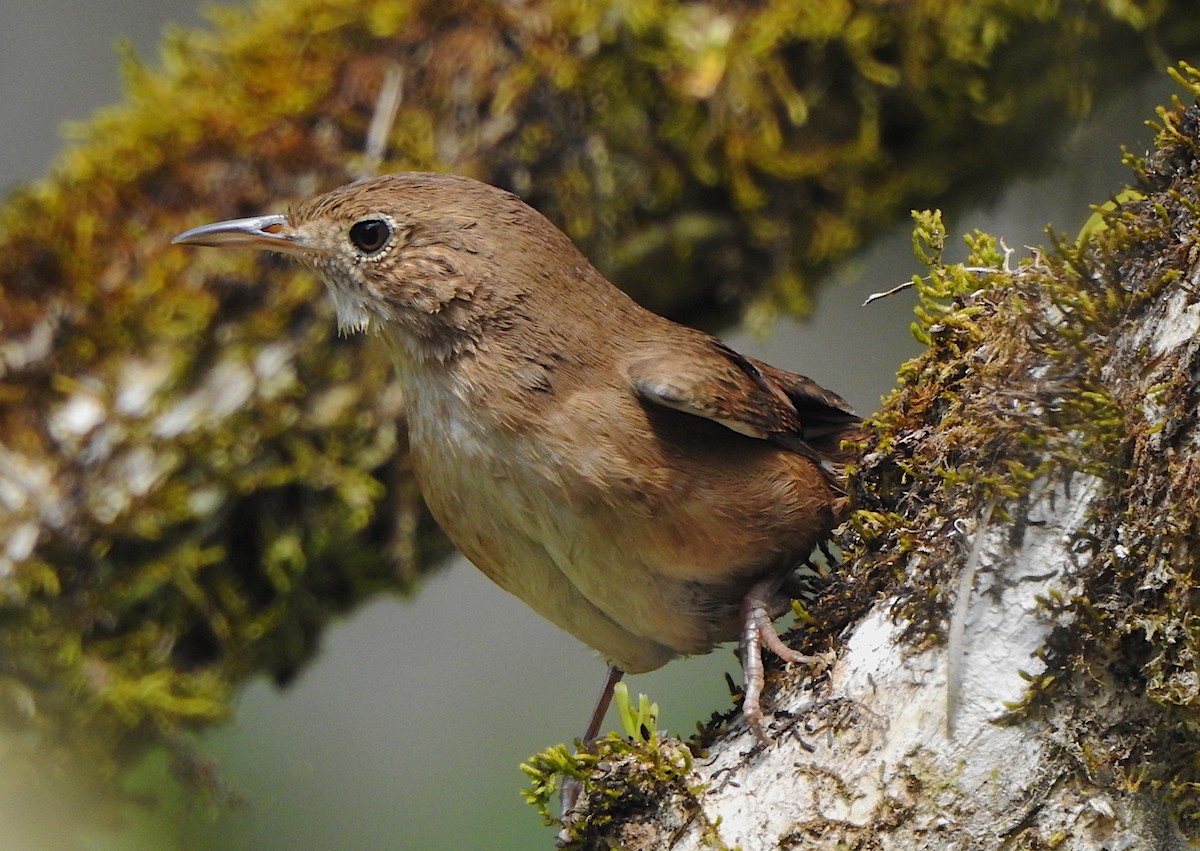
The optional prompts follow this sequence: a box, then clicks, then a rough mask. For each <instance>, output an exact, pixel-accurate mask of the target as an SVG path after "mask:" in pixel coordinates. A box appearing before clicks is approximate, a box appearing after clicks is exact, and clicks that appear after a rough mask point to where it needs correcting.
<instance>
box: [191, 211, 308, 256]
mask: <svg viewBox="0 0 1200 851" xmlns="http://www.w3.org/2000/svg"><path fill="white" fill-rule="evenodd" d="M171 242H172V243H173V244H176V245H209V246H212V247H214V248H224V247H226V246H233V247H242V248H262V249H266V250H267V251H281V252H283V253H284V254H302V253H304V245H303V243H302V242H301V240H300V238H299V235H298V234H297V233H296V231H295V230H294V229H293V228H292V227H291V225H290V224H289V223H288V219H287V216H255V217H253V218H249V219H229V220H228V221H224V222H213V223H212V224H211V225H200V227H198V228H192V229H191V230H185V231H184V232H183V233H181V234H179V236H177V237H175V238H174V239H172V240H171Z"/></svg>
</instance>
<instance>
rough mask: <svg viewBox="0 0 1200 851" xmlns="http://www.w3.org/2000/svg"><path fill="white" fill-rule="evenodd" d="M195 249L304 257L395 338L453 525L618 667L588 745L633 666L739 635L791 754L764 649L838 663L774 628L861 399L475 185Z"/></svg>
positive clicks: (242, 224) (353, 187) (320, 214)
mask: <svg viewBox="0 0 1200 851" xmlns="http://www.w3.org/2000/svg"><path fill="white" fill-rule="evenodd" d="M174 241H175V242H177V243H187V244H191V245H211V246H247V247H252V248H263V249H268V250H271V251H280V252H284V253H286V254H291V255H293V256H295V257H297V258H299V259H300V260H301V261H302V262H303V263H305V264H306V265H308V266H311V267H312V268H313V269H315V270H316V272H317V274H318V275H320V276H321V278H322V279H323V280H324V282H325V284H326V286H327V287H328V289H329V293H330V295H331V296H332V299H333V303H334V306H335V308H336V310H337V316H338V322H339V325H340V326H341V328H342V329H349V330H353V331H367V330H374V331H378V332H379V333H380V335H381V336H382V337H383V338H384V339H385V340H386V341H387V342H388V344H389V345H390V346H391V348H392V349H393V351H394V353H395V359H396V363H397V367H398V370H399V375H400V379H401V382H402V385H403V388H404V394H405V402H406V405H407V416H408V428H409V435H410V446H411V451H412V458H413V462H414V466H415V470H416V475H417V480H418V482H419V484H420V487H421V490H422V492H423V493H424V496H425V500H426V502H427V503H428V505H429V509H430V511H431V512H432V513H433V515H434V517H435V518H436V519H437V520H438V522H439V523H440V524H441V526H442V528H443V529H444V530H445V532H446V534H447V535H448V536H449V537H450V539H451V540H452V541H453V542H454V544H455V545H456V546H457V547H458V548H459V549H460V550H461V551H462V552H463V553H464V554H465V555H466V556H467V558H469V559H470V560H471V561H472V562H474V563H475V565H476V566H478V567H479V569H480V570H482V571H483V572H484V573H485V574H486V575H487V576H489V577H490V578H491V579H492V580H493V581H495V582H496V583H497V584H498V585H500V586H501V587H502V588H504V589H506V590H508V591H509V592H511V593H513V594H515V595H517V596H518V597H520V598H521V599H522V600H524V601H525V602H526V603H528V604H529V605H530V606H532V607H533V608H534V609H535V610H536V611H537V612H539V613H540V614H541V615H542V616H543V617H546V618H547V619H549V620H550V621H552V622H554V623H556V624H558V625H559V626H560V627H562V628H563V629H565V630H567V631H568V632H570V633H571V634H573V635H575V636H576V637H577V638H579V639H580V640H582V641H584V642H585V643H587V644H589V645H591V646H592V647H594V648H595V649H596V650H598V651H600V653H601V654H602V655H603V656H604V658H605V659H606V660H607V661H608V662H609V663H610V665H611V666H612V667H611V668H610V673H609V677H608V679H607V681H606V685H605V689H604V693H603V695H602V696H601V701H600V704H599V705H598V706H597V711H596V713H595V714H594V715H593V718H592V721H591V723H590V724H589V725H588V730H587V732H586V733H585V736H584V741H585V742H589V741H591V740H592V739H593V738H594V737H595V735H596V733H597V731H598V729H599V725H600V723H601V721H602V718H603V714H604V710H605V709H606V708H607V704H608V698H609V696H610V695H611V691H612V687H613V685H615V683H616V682H617V680H618V679H619V678H620V676H621V672H622V671H629V672H632V673H637V672H641V671H649V670H653V669H655V668H658V667H659V666H661V665H663V664H665V663H666V662H668V661H670V660H671V659H672V658H674V657H676V656H680V655H687V654H694V653H707V652H709V651H710V650H711V649H712V648H713V647H714V646H715V645H717V644H720V643H721V642H724V641H730V640H733V639H737V640H738V641H739V642H740V652H741V659H742V666H743V671H744V676H745V698H744V701H743V712H744V715H745V718H746V720H747V722H748V723H749V725H750V727H751V728H752V730H753V731H754V733H755V734H756V735H757V736H758V737H759V739H761V740H763V741H769V739H768V737H767V733H766V730H765V728H764V725H763V721H764V718H763V713H762V710H761V707H760V696H761V692H762V685H763V669H762V657H761V646H762V645H763V644H765V645H766V646H767V647H769V648H770V649H771V650H772V651H773V652H775V653H776V654H778V655H779V656H781V657H782V658H784V659H785V660H788V661H793V662H806V663H807V662H813V661H815V660H814V659H813V658H812V657H808V656H804V655H801V654H799V653H796V652H795V651H793V650H791V649H789V648H788V647H787V646H785V645H784V644H783V642H782V641H781V640H780V639H779V637H778V635H776V633H775V630H774V628H773V627H772V625H771V620H772V619H773V618H774V617H776V616H777V615H779V614H780V613H781V612H782V611H783V610H785V609H786V608H787V605H788V601H787V600H786V599H785V598H784V597H783V596H782V595H781V594H780V593H779V588H780V586H781V584H782V583H783V581H784V580H785V579H786V578H787V576H788V575H789V574H790V573H791V572H792V571H793V569H794V568H795V567H796V566H797V565H798V564H799V563H801V562H803V561H804V560H805V559H806V558H807V557H808V555H809V554H810V553H811V552H812V549H813V547H814V546H815V545H816V544H817V543H818V542H819V541H821V540H822V539H823V538H824V537H825V536H826V535H828V533H829V531H830V529H831V528H832V527H833V525H834V524H835V523H836V522H837V520H838V517H839V513H840V506H841V505H842V503H843V502H844V500H843V499H842V493H841V490H840V485H839V479H840V475H841V472H840V465H841V464H842V463H843V462H844V461H845V460H847V459H846V454H845V453H844V452H843V451H842V450H841V449H840V444H841V441H842V440H843V439H844V438H847V437H851V436H853V434H854V433H855V432H856V430H857V428H858V423H859V418H858V417H857V416H855V414H854V412H853V411H852V410H851V409H850V407H849V406H848V405H847V404H846V402H845V401H843V400H842V399H841V398H840V397H838V396H837V395H835V394H833V393H831V392H829V391H828V390H825V389H823V388H821V387H820V386H818V385H817V384H816V383H815V382H813V381H811V380H810V379H808V378H805V377H803V376H800V375H794V374H792V373H790V372H785V371H784V370H782V369H777V368H775V367H773V366H770V365H768V364H765V363H762V362H761V361H757V360H755V359H753V358H749V357H745V356H743V355H740V354H738V353H737V352H735V351H733V350H732V349H730V348H728V347H727V346H725V345H724V344H723V343H721V342H719V341H718V340H716V339H715V338H713V337H711V336H709V335H707V334H704V333H702V332H700V331H696V330H693V329H691V328H687V327H684V326H681V325H677V324H676V323H674V322H671V321H670V320H668V319H664V318H663V317H661V316H658V315H656V314H654V313H651V312H650V311H648V310H646V309H644V308H642V307H641V306H639V305H638V304H637V303H636V302H634V301H633V300H632V299H631V298H629V296H627V295H625V293H623V292H621V291H620V290H619V289H617V288H616V287H615V286H613V285H612V284H610V283H609V282H608V281H607V280H605V278H604V276H602V275H601V274H600V273H599V272H598V271H596V269H594V268H593V267H592V266H591V264H589V263H588V261H587V260H586V259H585V258H584V256H583V255H582V254H581V253H580V252H579V250H578V249H577V248H576V247H575V245H574V244H572V242H571V241H570V240H569V239H568V238H567V237H566V236H565V235H564V234H563V233H562V232H561V231H559V230H558V229H557V228H556V227H554V225H552V224H551V223H550V222H549V221H548V220H547V219H546V218H545V217H544V216H542V215H541V214H540V213H538V212H537V211H536V210H534V209H533V208H532V207H530V206H528V205H527V204H525V203H524V202H522V201H521V200H520V199H519V198H517V197H516V196H515V195H512V194H510V193H508V192H505V191H503V190H501V189H497V188H495V187H493V186H489V185H487V184H484V183H480V182H478V181H475V180H470V179H468V178H465V177H455V176H451V175H441V174H423V173H408V174H393V175H387V176H384V177H377V178H372V179H368V180H363V181H359V182H357V183H352V184H350V185H348V186H343V187H342V188H340V189H336V190H334V191H333V192H330V193H328V194H325V195H321V196H318V197H316V198H313V199H312V200H309V201H305V202H303V203H301V204H298V205H297V206H295V207H294V208H293V209H291V210H290V212H288V214H287V215H270V216H262V217H258V218H250V219H237V220H233V221H226V222H218V223H216V224H211V225H205V226H203V227H198V228H194V229H192V230H189V231H187V232H186V233H182V234H180V235H179V236H177V237H176V238H175V240H174Z"/></svg>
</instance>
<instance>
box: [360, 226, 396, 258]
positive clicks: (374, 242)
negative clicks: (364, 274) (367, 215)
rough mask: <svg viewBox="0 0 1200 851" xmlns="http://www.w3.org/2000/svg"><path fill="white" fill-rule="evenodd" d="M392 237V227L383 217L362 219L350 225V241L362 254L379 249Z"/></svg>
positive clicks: (373, 252)
mask: <svg viewBox="0 0 1200 851" xmlns="http://www.w3.org/2000/svg"><path fill="white" fill-rule="evenodd" d="M391 238H392V227H391V225H389V224H388V223H387V222H385V221H384V220H383V219H363V220H362V221H359V222H355V223H354V224H352V225H351V226H350V241H351V242H353V243H354V247H355V248H357V249H358V250H359V251H361V252H362V253H363V254H375V253H376V252H378V251H381V250H382V249H383V247H384V246H385V245H387V244H388V240H389V239H391Z"/></svg>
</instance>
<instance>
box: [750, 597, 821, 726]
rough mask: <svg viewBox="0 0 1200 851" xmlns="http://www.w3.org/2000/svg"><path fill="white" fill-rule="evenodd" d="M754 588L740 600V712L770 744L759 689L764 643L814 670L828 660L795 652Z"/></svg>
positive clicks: (793, 661)
mask: <svg viewBox="0 0 1200 851" xmlns="http://www.w3.org/2000/svg"><path fill="white" fill-rule="evenodd" d="M757 591H758V589H752V590H751V592H750V593H749V594H747V595H746V598H745V600H743V601H742V618H743V620H742V640H741V642H740V646H739V652H740V655H741V658H742V678H743V683H744V697H743V698H742V715H743V716H744V717H745V719H746V723H747V724H748V725H749V726H750V731H751V732H752V733H753V734H754V737H755V738H756V739H758V740H759V741H760V742H761V743H762V744H764V745H770V744H773V743H774V739H772V738H771V736H770V735H769V734H768V733H767V730H766V726H765V724H764V721H765V715H764V714H763V710H762V691H763V684H764V682H765V679H766V678H765V675H764V672H763V662H762V648H763V646H764V645H765V646H766V647H767V649H769V650H770V651H771V652H772V653H774V654H775V655H776V656H778V657H779V658H780V659H782V660H783V661H785V662H788V663H791V664H796V665H812V666H814V668H815V671H814V672H815V673H820V672H821V671H823V670H825V669H826V668H828V667H829V665H830V661H831V660H830V659H829V657H828V655H824V656H808V655H805V654H803V653H798V652H797V651H795V650H793V649H792V648H790V647H788V646H787V645H786V644H784V643H783V639H781V638H780V637H779V633H777V632H775V627H774V626H773V625H772V624H771V614H770V607H769V606H768V601H767V596H766V595H765V594H762V593H756V592H757Z"/></svg>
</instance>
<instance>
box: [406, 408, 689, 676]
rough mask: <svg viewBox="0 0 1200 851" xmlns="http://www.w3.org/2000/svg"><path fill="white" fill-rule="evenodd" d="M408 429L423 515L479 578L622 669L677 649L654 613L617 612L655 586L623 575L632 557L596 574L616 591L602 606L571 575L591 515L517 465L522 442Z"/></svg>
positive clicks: (590, 537) (644, 665)
mask: <svg viewBox="0 0 1200 851" xmlns="http://www.w3.org/2000/svg"><path fill="white" fill-rule="evenodd" d="M410 437H411V438H413V439H412V455H413V460H414V465H415V470H416V473H417V478H418V482H419V484H420V486H421V489H422V493H423V494H424V496H425V501H426V503H427V504H428V506H429V509H430V511H431V513H432V514H433V516H434V518H435V519H436V520H437V521H438V523H439V525H440V526H441V527H442V529H443V531H445V532H446V535H447V536H448V537H449V538H450V540H451V541H452V542H453V543H454V545H455V546H456V547H457V548H458V549H459V550H460V551H461V552H462V553H463V555H465V556H466V557H467V558H468V559H469V560H470V561H471V562H472V563H473V564H474V565H475V566H476V567H478V568H479V569H480V570H481V571H482V572H483V573H484V574H485V575H486V576H488V578H490V579H491V580H492V581H494V582H495V583H496V584H497V585H499V586H500V587H502V588H504V589H505V590H506V591H508V592H509V593H511V594H513V595H515V596H517V597H519V598H520V599H521V600H523V601H524V602H525V603H526V604H527V605H529V606H530V607H531V608H532V609H533V610H534V611H536V612H537V613H538V614H540V615H542V616H543V617H544V618H546V619H547V620H549V621H550V622H552V623H554V624H556V625H558V626H559V627H561V628H562V629H564V630H566V631H567V632H570V633H571V634H572V635H574V636H575V637H576V638H578V639H580V640H581V641H583V642H584V643H585V644H588V645H589V646H591V647H593V648H594V649H596V650H598V651H599V652H600V653H601V654H602V655H603V656H604V657H605V659H606V660H608V661H609V662H611V663H613V664H617V665H619V666H620V667H622V668H623V669H624V670H626V671H629V672H631V673H636V672H639V671H648V670H653V669H655V668H658V667H660V666H661V665H664V664H666V662H668V661H669V660H670V659H671V658H673V657H674V656H676V655H678V654H679V653H680V652H681V648H678V647H676V646H674V645H673V644H669V643H664V642H663V641H662V640H660V639H659V638H658V636H657V635H656V633H655V631H654V630H653V629H652V624H651V623H650V621H652V620H654V619H655V618H647V617H645V616H644V615H642V614H639V616H638V617H636V618H632V619H631V618H628V617H622V615H623V614H625V612H626V610H627V609H628V610H632V609H634V608H637V609H638V610H639V612H640V611H641V609H644V608H645V605H644V603H639V601H641V600H643V598H649V597H651V596H652V595H653V593H654V590H653V583H652V582H650V581H649V578H648V577H646V576H643V577H641V581H637V579H636V578H635V577H633V576H631V575H628V574H631V573H632V572H633V565H632V563H631V564H630V565H629V566H619V568H618V571H619V572H618V573H613V572H611V571H610V575H609V576H608V577H607V578H606V579H604V580H601V581H602V582H604V581H607V582H612V583H614V584H615V585H616V587H619V588H621V589H623V590H622V594H620V595H618V596H619V598H620V599H616V600H613V599H605V601H604V602H605V605H604V606H603V607H601V606H599V605H597V603H596V602H594V601H593V600H592V599H590V598H589V597H588V596H587V595H586V594H585V593H584V591H583V590H582V589H581V588H580V587H579V586H578V585H577V584H576V583H575V582H574V581H573V578H572V575H571V574H572V573H573V572H576V571H570V570H568V571H564V569H563V564H562V561H561V560H562V559H564V558H565V559H568V560H573V562H572V566H577V567H579V568H580V569H582V570H584V571H588V570H592V569H594V568H593V567H592V566H591V565H580V564H579V559H578V555H579V554H580V553H581V552H584V551H586V550H587V549H589V542H591V541H594V540H595V539H596V537H597V535H596V529H595V523H594V522H593V519H592V518H589V517H586V516H579V515H578V514H577V513H576V512H574V511H573V510H572V509H571V507H570V501H569V499H567V498H566V497H565V495H564V494H563V493H561V491H559V490H557V489H555V488H554V487H549V488H548V487H547V486H546V482H545V481H544V480H542V479H541V477H540V476H538V475H536V474H533V473H531V471H530V470H528V469H526V468H525V465H524V464H523V463H522V461H521V459H522V458H523V457H525V456H524V452H523V450H522V448H521V447H519V446H515V445H512V442H511V441H509V440H495V439H492V440H489V441H488V442H487V443H486V444H485V443H484V442H482V441H480V440H479V439H477V437H476V436H475V435H474V434H473V433H472V430H471V429H470V428H468V427H464V426H463V425H462V424H461V423H458V424H454V425H451V424H449V423H446V422H445V421H443V427H442V429H441V431H440V439H439V440H437V441H422V440H420V439H419V437H418V436H417V433H416V431H415V430H414V432H413V433H412V434H411V435H410ZM492 437H493V438H495V435H492ZM608 538H609V540H610V541H611V538H612V536H611V535H609V536H608ZM609 546H611V543H606V544H605V548H607V547H609ZM661 614H662V615H666V614H668V613H667V612H666V611H663V612H662V613H661ZM704 649H708V648H707V647H705V648H704ZM682 652H696V651H695V650H690V649H688V650H682Z"/></svg>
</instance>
